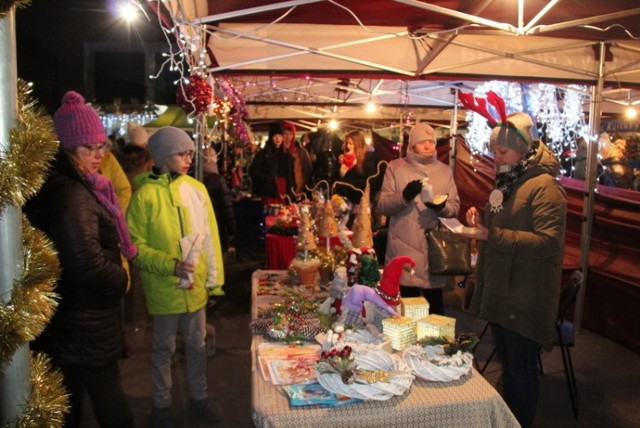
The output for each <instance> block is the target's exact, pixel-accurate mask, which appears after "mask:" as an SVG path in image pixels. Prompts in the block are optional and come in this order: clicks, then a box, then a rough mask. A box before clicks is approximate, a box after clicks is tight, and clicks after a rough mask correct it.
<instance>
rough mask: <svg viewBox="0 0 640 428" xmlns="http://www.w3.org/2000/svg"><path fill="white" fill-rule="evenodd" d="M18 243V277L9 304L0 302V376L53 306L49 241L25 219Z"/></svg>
mask: <svg viewBox="0 0 640 428" xmlns="http://www.w3.org/2000/svg"><path fill="white" fill-rule="evenodd" d="M22 241H23V257H24V269H23V271H22V277H21V278H20V279H19V280H17V281H16V282H15V283H14V286H13V290H12V291H11V300H10V301H9V303H8V304H7V305H4V304H1V303H0V337H2V338H3V340H2V341H1V342H0V375H2V372H3V369H4V366H5V364H7V363H8V362H9V360H10V359H11V356H12V355H13V354H14V353H15V352H16V351H17V350H18V348H19V347H20V346H22V345H24V344H26V343H28V342H30V341H32V340H34V339H35V338H36V337H38V335H39V334H40V333H41V332H42V330H44V328H45V326H46V325H47V323H48V322H49V320H50V319H51V317H52V316H53V312H54V310H55V307H56V306H57V302H56V300H55V298H56V294H55V293H54V292H53V289H54V287H55V284H56V281H57V279H58V275H59V273H60V267H59V266H58V258H57V256H56V252H55V250H54V249H53V246H52V244H51V242H50V241H49V240H48V239H47V238H46V236H45V235H44V234H43V233H42V232H40V231H39V230H36V229H34V228H33V227H31V226H30V225H29V223H28V222H27V220H26V219H25V218H23V220H22Z"/></svg>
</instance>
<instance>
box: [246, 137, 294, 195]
mask: <svg viewBox="0 0 640 428" xmlns="http://www.w3.org/2000/svg"><path fill="white" fill-rule="evenodd" d="M249 175H250V176H251V186H252V191H253V194H254V195H255V196H259V197H263V198H265V197H266V198H278V197H280V195H279V194H278V188H277V186H276V177H278V176H280V177H284V178H285V179H286V181H287V194H288V195H290V196H293V193H292V192H291V187H292V186H293V185H294V183H295V179H294V176H293V156H291V154H290V153H289V152H288V151H282V150H278V149H277V148H276V146H275V145H274V144H273V143H272V142H271V140H269V141H267V144H266V146H265V147H264V148H263V149H262V150H260V151H259V152H258V153H256V155H255V156H254V157H253V161H252V162H251V166H250V167H249Z"/></svg>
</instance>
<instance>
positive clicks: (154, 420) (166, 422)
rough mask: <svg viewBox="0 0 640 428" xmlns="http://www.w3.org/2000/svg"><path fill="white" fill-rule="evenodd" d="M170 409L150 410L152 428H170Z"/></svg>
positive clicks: (157, 408) (156, 408)
mask: <svg viewBox="0 0 640 428" xmlns="http://www.w3.org/2000/svg"><path fill="white" fill-rule="evenodd" d="M172 426H173V424H172V423H171V407H156V406H153V409H152V410H151V427H152V428H171V427H172Z"/></svg>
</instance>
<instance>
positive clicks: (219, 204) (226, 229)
mask: <svg viewBox="0 0 640 428" xmlns="http://www.w3.org/2000/svg"><path fill="white" fill-rule="evenodd" d="M203 159H204V162H203V163H202V167H203V170H204V177H203V180H202V183H203V184H204V185H205V187H206V188H207V191H208V192H209V197H210V198H211V202H212V204H213V210H214V212H215V215H216V221H217V223H218V233H219V234H220V245H221V247H222V251H223V252H224V253H225V255H226V254H227V253H229V254H232V253H235V248H233V245H232V242H233V238H234V237H235V236H236V235H237V233H238V229H237V227H236V217H235V215H234V212H233V202H232V199H231V191H230V190H229V187H228V186H227V182H226V180H225V179H224V177H223V176H222V175H220V174H218V154H217V153H216V151H215V150H214V149H213V148H212V147H208V148H206V149H205V151H204V156H203ZM229 257H232V256H231V255H230V256H229Z"/></svg>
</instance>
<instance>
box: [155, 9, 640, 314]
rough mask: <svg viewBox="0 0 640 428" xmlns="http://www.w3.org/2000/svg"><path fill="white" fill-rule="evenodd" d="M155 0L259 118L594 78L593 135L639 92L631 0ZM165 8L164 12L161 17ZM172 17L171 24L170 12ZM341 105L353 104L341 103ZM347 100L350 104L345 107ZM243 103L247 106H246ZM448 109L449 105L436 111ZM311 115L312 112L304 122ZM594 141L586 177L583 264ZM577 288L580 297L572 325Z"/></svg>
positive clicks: (637, 33) (432, 105) (426, 110)
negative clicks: (491, 84)
mask: <svg viewBox="0 0 640 428" xmlns="http://www.w3.org/2000/svg"><path fill="white" fill-rule="evenodd" d="M163 4H164V5H165V7H166V8H160V9H159V12H160V13H159V15H160V16H162V17H164V23H165V25H167V26H172V25H173V24H175V25H176V26H177V27H176V28H177V29H179V31H178V33H179V41H180V44H181V46H182V47H183V50H184V51H186V52H188V53H189V55H190V57H191V58H199V59H198V60H196V61H195V63H194V65H195V66H197V67H200V68H201V69H202V70H206V71H208V72H209V73H212V74H213V75H217V74H221V75H225V76H228V77H230V78H232V79H234V84H235V85H236V87H237V88H239V90H240V91H241V93H242V94H243V96H244V97H245V100H247V104H248V105H249V106H251V104H253V105H254V106H256V107H255V112H259V111H263V114H264V117H265V118H267V117H272V118H274V117H277V118H284V117H288V118H302V119H308V120H316V119H320V118H325V117H329V116H330V115H331V114H334V113H335V110H336V108H338V107H340V108H341V110H340V116H341V117H345V116H348V115H349V114H356V113H349V112H350V111H352V112H356V111H357V112H359V113H357V114H361V111H362V110H361V109H359V108H356V107H357V105H358V104H360V103H362V104H364V102H365V101H368V100H370V99H372V98H377V99H379V100H381V101H380V103H382V104H385V105H387V106H391V107H386V108H384V109H380V110H379V113H378V114H379V115H382V116H385V115H388V116H391V117H392V120H397V119H398V117H397V115H396V114H395V113H393V112H392V111H391V110H390V108H391V109H393V108H395V109H398V108H399V109H422V110H419V113H418V114H417V116H420V115H425V116H426V115H428V114H435V113H434V112H436V111H440V113H441V117H442V118H443V119H444V117H445V116H448V117H449V118H451V124H452V127H453V128H455V123H456V119H460V118H459V117H458V118H456V115H452V111H454V110H455V96H454V95H453V94H452V91H454V92H455V89H457V88H466V89H472V88H473V87H474V85H475V84H474V82H477V81H485V80H489V79H504V80H512V81H513V80H515V81H525V82H533V81H544V82H548V83H556V84H560V85H564V84H569V83H578V84H584V85H588V86H590V88H591V89H590V93H591V96H590V104H589V106H586V107H587V108H588V111H589V125H590V134H591V135H592V136H593V139H592V141H593V143H595V141H596V135H597V134H598V130H599V128H600V118H601V115H602V112H603V110H606V111H611V112H614V113H619V112H620V111H621V109H622V108H623V107H626V106H630V105H635V104H637V103H638V102H640V90H639V89H638V88H640V20H639V19H638V17H639V15H640V8H639V7H637V5H638V4H637V1H636V0H616V1H615V2H605V1H602V0H562V1H561V0H548V1H547V0H484V1H477V2H470V1H465V0H434V1H417V0H368V1H366V2H363V1H361V0H291V1H284V2H272V1H268V0H242V1H240V0H226V1H219V0H169V1H167V2H165V3H163ZM169 18H170V19H169ZM169 22H171V23H172V24H171V25H169V24H168V23H169ZM342 107H349V109H347V108H344V109H342ZM352 107H353V108H352ZM250 108H251V107H250ZM443 109H445V111H442V110H443ZM310 123H312V122H310ZM594 145H595V144H591V145H590V153H589V156H590V160H591V163H590V165H589V168H588V170H587V174H588V179H587V181H586V183H585V194H586V195H587V196H585V203H584V211H583V213H584V215H583V218H584V222H583V227H582V255H581V267H582V270H583V272H584V273H585V274H586V272H587V269H586V268H587V264H588V253H589V241H590V233H591V222H592V210H591V207H592V205H593V198H594V195H593V192H594V188H595V180H596V169H595V162H596V150H595V149H594V147H593V146H594ZM583 299H584V288H583V289H582V290H581V296H579V299H578V306H577V310H576V319H577V323H578V325H580V320H581V315H582V302H583Z"/></svg>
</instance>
